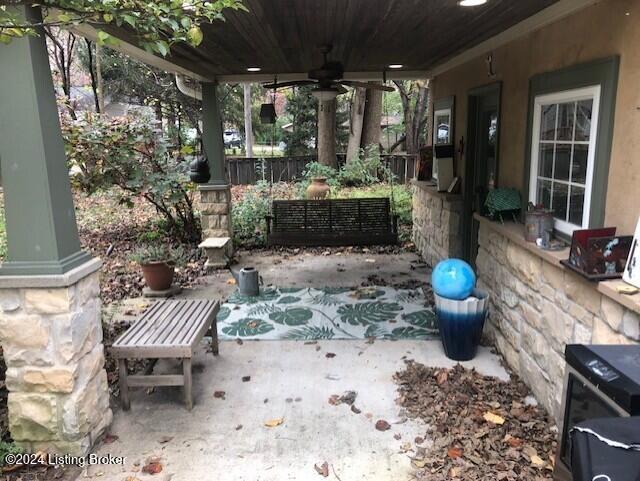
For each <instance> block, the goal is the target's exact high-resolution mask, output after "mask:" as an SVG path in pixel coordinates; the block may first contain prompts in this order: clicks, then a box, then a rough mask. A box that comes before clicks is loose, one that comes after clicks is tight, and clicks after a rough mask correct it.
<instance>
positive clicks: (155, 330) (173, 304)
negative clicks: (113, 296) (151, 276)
mask: <svg viewBox="0 0 640 481" xmlns="http://www.w3.org/2000/svg"><path fill="white" fill-rule="evenodd" d="M219 309H220V303H219V302H217V301H207V300H179V301H175V300H163V301H157V302H155V303H154V304H152V305H151V306H150V307H149V308H148V309H147V310H146V311H145V312H144V313H143V314H142V317H140V319H139V320H138V321H136V322H135V323H134V324H133V325H132V326H131V327H130V328H129V329H127V330H126V331H125V332H124V333H123V334H122V335H121V336H120V337H119V338H118V340H117V341H116V342H114V343H113V346H112V347H111V352H112V353H113V355H114V357H115V358H116V359H118V370H119V375H120V398H121V401H122V409H124V410H125V411H126V410H129V408H130V406H131V404H130V401H129V388H130V387H149V386H183V388H184V400H185V404H186V405H187V409H189V410H191V408H192V407H193V396H192V393H191V386H192V378H191V359H192V357H193V353H194V350H195V348H196V346H197V345H198V343H199V342H200V340H201V339H202V338H203V336H204V335H205V333H206V332H207V331H208V330H209V329H210V330H211V337H212V342H211V346H212V350H213V355H214V356H217V355H218V329H217V325H216V315H217V313H218V310H219ZM160 358H172V359H180V360H181V361H182V374H158V375H153V374H151V373H152V371H153V364H155V361H157V360H158V359H160ZM127 359H151V360H152V363H151V367H150V368H148V369H147V370H146V371H145V374H140V375H129V374H128V373H127Z"/></svg>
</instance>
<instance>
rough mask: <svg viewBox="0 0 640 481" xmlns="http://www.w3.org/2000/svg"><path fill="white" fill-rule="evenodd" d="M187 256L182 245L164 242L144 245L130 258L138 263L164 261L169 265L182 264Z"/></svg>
mask: <svg viewBox="0 0 640 481" xmlns="http://www.w3.org/2000/svg"><path fill="white" fill-rule="evenodd" d="M186 258H187V254H186V252H185V250H184V248H183V247H182V246H178V247H172V246H168V245H164V244H148V245H142V246H140V247H138V248H137V249H135V250H134V251H133V252H132V253H131V255H130V256H129V259H130V260H132V261H133V262H137V263H138V264H151V263H155V262H164V263H165V264H169V265H181V264H184V262H185V261H186Z"/></svg>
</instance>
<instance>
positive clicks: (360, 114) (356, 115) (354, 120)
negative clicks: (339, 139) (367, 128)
mask: <svg viewBox="0 0 640 481" xmlns="http://www.w3.org/2000/svg"><path fill="white" fill-rule="evenodd" d="M366 102H367V90H366V89H364V88H362V87H356V89H355V90H354V92H353V102H352V103H351V118H350V119H349V144H348V145H347V162H350V161H351V160H353V159H355V158H356V157H357V156H358V154H359V152H360V142H361V141H362V127H363V121H364V111H365V105H366Z"/></svg>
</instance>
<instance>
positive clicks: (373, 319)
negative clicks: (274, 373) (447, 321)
mask: <svg viewBox="0 0 640 481" xmlns="http://www.w3.org/2000/svg"><path fill="white" fill-rule="evenodd" d="M218 332H219V337H220V339H222V340H225V339H226V340H228V339H237V338H242V339H264V340H274V339H289V340H291V339H300V340H317V339H368V338H380V339H433V338H435V337H437V334H438V325H437V321H436V316H435V313H434V311H433V309H432V307H431V306H429V305H426V301H425V296H424V294H423V292H422V289H414V290H405V289H394V288H392V287H362V288H358V289H351V288H336V287H326V288H323V289H314V288H266V289H264V290H263V291H262V292H261V293H260V295H259V296H256V297H247V296H242V295H240V294H239V293H237V292H236V293H235V294H233V295H232V296H231V297H230V298H229V300H228V302H227V303H225V304H223V305H222V307H221V308H220V312H219V313H218Z"/></svg>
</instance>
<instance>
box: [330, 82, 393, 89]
mask: <svg viewBox="0 0 640 481" xmlns="http://www.w3.org/2000/svg"><path fill="white" fill-rule="evenodd" d="M340 83H341V84H342V85H347V86H349V87H362V88H365V89H371V90H382V91H383V92H393V91H395V89H394V88H393V87H389V86H387V85H380V84H373V83H369V82H359V81H357V80H341V81H340Z"/></svg>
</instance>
